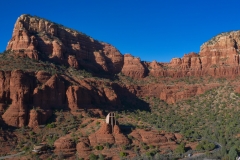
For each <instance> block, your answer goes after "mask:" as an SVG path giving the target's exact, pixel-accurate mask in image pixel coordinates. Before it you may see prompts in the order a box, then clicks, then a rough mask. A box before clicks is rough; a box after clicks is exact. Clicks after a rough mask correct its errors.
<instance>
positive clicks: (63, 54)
mask: <svg viewBox="0 0 240 160" xmlns="http://www.w3.org/2000/svg"><path fill="white" fill-rule="evenodd" d="M7 50H12V51H14V52H15V54H16V55H18V56H27V57H29V58H32V59H36V60H38V59H47V60H50V61H53V62H57V63H62V64H67V65H68V66H72V67H75V68H79V67H83V68H85V69H86V68H87V69H90V70H92V71H105V72H108V73H111V74H115V73H119V72H120V71H121V69H122V66H123V56H122V54H121V53H120V52H119V51H118V50H117V49H116V48H115V47H113V46H111V45H110V44H107V43H102V42H99V41H96V40H94V39H92V38H91V37H89V36H87V35H85V34H83V33H80V32H77V31H75V30H71V29H69V28H66V27H64V26H62V25H57V24H56V23H53V22H50V21H48V20H45V19H42V18H38V17H35V16H30V15H21V16H20V17H19V18H18V19H17V21H16V23H15V26H14V30H13V35H12V38H11V40H10V41H9V43H8V46H7Z"/></svg>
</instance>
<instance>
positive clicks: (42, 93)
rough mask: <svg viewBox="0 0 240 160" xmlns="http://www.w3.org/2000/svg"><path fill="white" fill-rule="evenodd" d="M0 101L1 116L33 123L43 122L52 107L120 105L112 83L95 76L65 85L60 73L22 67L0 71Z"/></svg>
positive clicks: (15, 123) (19, 122)
mask: <svg viewBox="0 0 240 160" xmlns="http://www.w3.org/2000/svg"><path fill="white" fill-rule="evenodd" d="M0 83H1V85H2V86H1V87H0V89H1V90H0V94H1V96H0V105H1V108H3V110H6V111H5V112H2V113H1V114H2V118H3V120H4V121H5V123H6V124H8V125H10V126H16V127H22V126H25V125H29V126H30V127H35V126H37V125H40V124H45V122H46V121H47V119H48V118H50V117H51V115H52V110H53V109H62V108H69V109H70V110H71V111H76V110H78V109H92V108H96V107H101V106H114V107H116V106H119V105H120V104H121V102H120V101H119V99H118V96H117V95H116V94H115V91H114V89H113V88H112V87H111V84H107V83H105V85H107V86H108V88H105V86H104V85H103V84H102V85H101V84H100V83H101V82H98V83H97V82H95V81H94V80H92V81H91V80H84V81H79V84H78V85H66V84H65V83H66V79H64V77H62V76H57V75H53V76H50V75H48V73H44V72H42V71H41V72H37V73H27V72H23V71H21V70H14V71H12V72H3V71H1V72H0Z"/></svg>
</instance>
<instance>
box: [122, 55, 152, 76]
mask: <svg viewBox="0 0 240 160" xmlns="http://www.w3.org/2000/svg"><path fill="white" fill-rule="evenodd" d="M122 73H123V74H124V75H126V76H129V77H132V78H144V77H145V76H146V75H147V71H146V68H145V67H144V65H143V64H142V62H141V60H140V58H138V57H133V56H132V55H130V54H125V55H124V65H123V68H122Z"/></svg>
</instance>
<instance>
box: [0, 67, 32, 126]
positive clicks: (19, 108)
mask: <svg viewBox="0 0 240 160" xmlns="http://www.w3.org/2000/svg"><path fill="white" fill-rule="evenodd" d="M32 88H33V78H32V77H30V76H29V75H27V74H25V73H24V72H23V71H20V70H15V71H12V73H11V77H10V99H11V100H12V104H11V105H10V107H9V108H8V109H7V110H6V112H5V113H4V114H3V116H2V117H3V120H4V121H5V122H6V123H7V124H8V125H11V126H18V127H22V126H24V125H26V124H27V119H28V105H29V104H32V102H31V99H32V98H31V97H32V92H31V89H32Z"/></svg>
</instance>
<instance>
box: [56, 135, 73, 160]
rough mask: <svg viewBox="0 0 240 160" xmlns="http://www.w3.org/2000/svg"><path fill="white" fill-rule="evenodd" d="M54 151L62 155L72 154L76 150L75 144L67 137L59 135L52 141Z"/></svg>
mask: <svg viewBox="0 0 240 160" xmlns="http://www.w3.org/2000/svg"><path fill="white" fill-rule="evenodd" d="M54 147H55V149H54V152H55V153H56V154H63V155H64V156H72V155H74V154H75V152H76V144H75V143H74V142H73V141H72V140H71V139H69V138H67V137H61V138H59V139H57V140H56V141H55V142H54Z"/></svg>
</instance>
